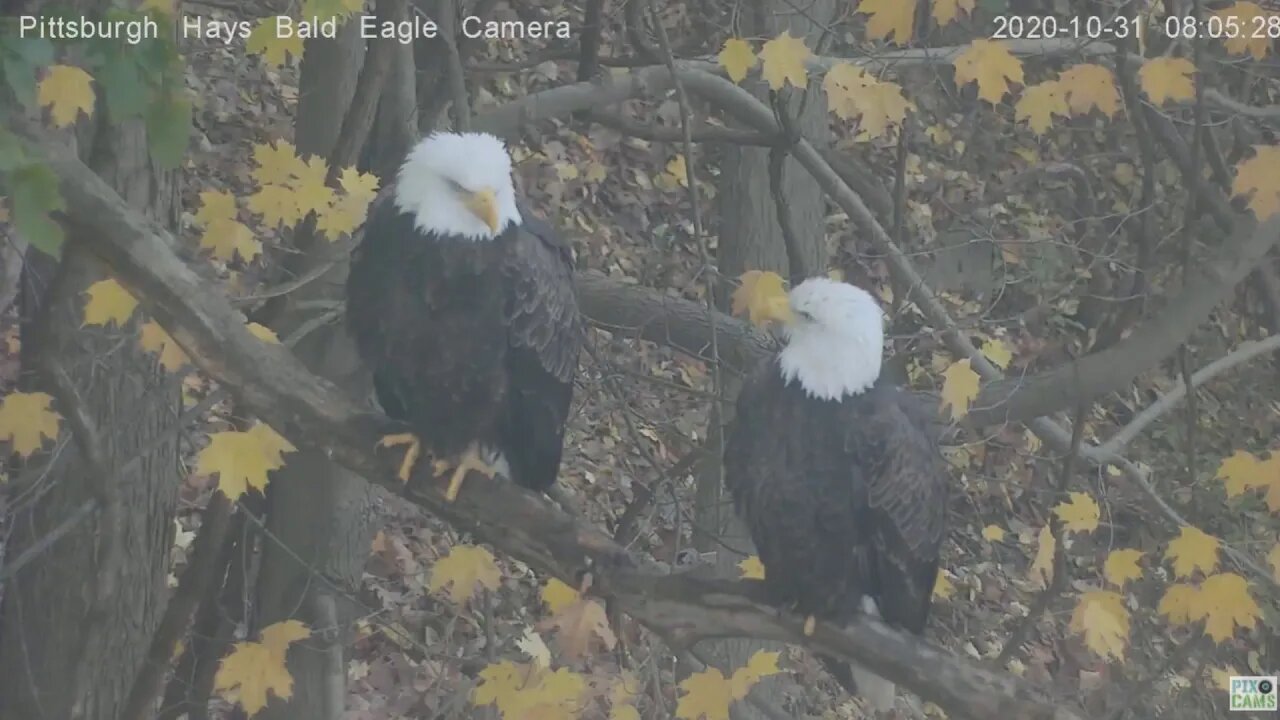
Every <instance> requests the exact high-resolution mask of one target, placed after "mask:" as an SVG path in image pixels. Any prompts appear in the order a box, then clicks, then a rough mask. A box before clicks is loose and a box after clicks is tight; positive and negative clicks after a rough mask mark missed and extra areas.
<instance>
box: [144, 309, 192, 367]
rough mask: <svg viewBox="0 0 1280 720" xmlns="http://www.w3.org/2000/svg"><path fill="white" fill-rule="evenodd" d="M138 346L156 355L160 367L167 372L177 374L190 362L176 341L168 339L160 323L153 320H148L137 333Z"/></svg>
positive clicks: (167, 334)
mask: <svg viewBox="0 0 1280 720" xmlns="http://www.w3.org/2000/svg"><path fill="white" fill-rule="evenodd" d="M138 344H139V345H141V346H142V349H143V350H146V351H147V352H149V353H158V354H159V355H160V367H162V368H164V369H165V370H168V371H169V372H177V371H178V370H180V369H181V368H182V366H183V365H186V364H187V363H188V362H190V361H191V358H189V357H187V353H186V352H185V351H184V350H183V349H182V348H181V347H179V346H178V343H177V341H175V340H174V339H173V338H172V337H169V333H167V332H165V330H164V328H162V327H160V323H158V322H156V321H155V320H148V321H146V322H145V323H143V324H142V327H141V328H140V330H139V332H138Z"/></svg>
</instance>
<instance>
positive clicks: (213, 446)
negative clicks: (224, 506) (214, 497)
mask: <svg viewBox="0 0 1280 720" xmlns="http://www.w3.org/2000/svg"><path fill="white" fill-rule="evenodd" d="M295 450H297V448H295V447H294V446H293V445H292V444H291V443H290V442H289V441H288V440H286V439H284V438H283V437H282V436H281V435H280V434H279V433H277V432H276V431H275V430H273V429H272V428H271V426H270V425H267V424H266V423H258V424H257V425H254V426H253V427H251V428H249V429H248V430H246V431H244V432H240V431H238V430H224V431H222V432H216V433H210V434H209V444H208V445H206V446H205V447H204V449H203V450H201V451H200V452H199V454H197V455H196V472H197V473H199V474H201V475H214V474H216V475H217V476H218V489H219V490H221V491H222V493H223V494H224V495H226V496H227V497H228V498H230V499H231V500H236V499H239V497H240V496H241V495H244V494H245V493H246V492H248V491H249V488H254V489H256V490H259V491H265V490H266V487H267V473H269V472H271V471H272V470H279V469H280V468H282V467H284V457H283V456H284V453H287V452H294V451H295Z"/></svg>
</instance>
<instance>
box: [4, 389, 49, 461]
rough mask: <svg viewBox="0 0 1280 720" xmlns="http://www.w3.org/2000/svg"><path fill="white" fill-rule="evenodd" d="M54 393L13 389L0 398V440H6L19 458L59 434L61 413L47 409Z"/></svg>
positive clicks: (29, 455) (29, 454) (27, 455)
mask: <svg viewBox="0 0 1280 720" xmlns="http://www.w3.org/2000/svg"><path fill="white" fill-rule="evenodd" d="M52 403H53V396H52V395H50V394H48V393H42V392H29V393H28V392H14V393H9V394H8V395H6V396H5V397H4V400H0V440H4V441H6V442H8V443H9V446H10V448H11V449H12V450H13V452H15V453H17V454H18V457H21V458H28V457H31V453H33V452H35V451H36V450H39V449H40V446H41V445H43V444H44V438H49V439H50V440H52V439H54V438H56V437H58V421H59V420H61V419H62V416H61V415H59V414H58V413H56V412H54V411H53V410H51V409H50V408H49V406H50V404H52Z"/></svg>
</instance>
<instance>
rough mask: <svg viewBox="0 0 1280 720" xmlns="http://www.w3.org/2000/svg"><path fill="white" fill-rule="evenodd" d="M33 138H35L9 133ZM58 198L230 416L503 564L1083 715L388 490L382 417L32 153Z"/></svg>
mask: <svg viewBox="0 0 1280 720" xmlns="http://www.w3.org/2000/svg"><path fill="white" fill-rule="evenodd" d="M19 131H20V132H23V133H24V134H27V135H28V136H33V137H34V138H35V139H37V140H40V139H41V138H40V135H39V133H38V132H36V133H33V132H29V131H28V130H27V129H26V128H19ZM42 145H43V147H44V149H45V152H46V156H47V157H48V160H49V166H50V167H51V169H52V170H53V172H54V173H55V174H56V175H57V177H58V178H59V181H60V187H61V191H62V195H63V197H64V198H65V199H66V201H67V207H68V208H69V213H70V222H71V223H72V224H74V225H81V226H88V227H92V228H93V230H94V231H93V232H92V233H85V234H84V235H83V237H85V238H92V245H91V246H89V249H90V250H91V251H92V252H93V253H95V254H96V255H98V256H99V257H100V258H102V259H103V260H104V261H105V262H106V263H107V264H108V265H110V267H111V268H112V270H113V271H114V273H115V275H116V276H117V277H118V278H119V279H120V280H122V281H123V282H124V283H125V284H127V285H128V286H129V287H130V288H131V289H133V290H134V291H135V292H136V294H137V296H138V297H139V298H140V300H141V304H142V305H143V307H144V309H145V311H146V312H148V313H149V314H150V315H152V316H153V317H154V318H156V320H157V321H159V322H160V324H161V325H162V326H164V327H165V328H166V329H167V330H168V331H169V333H170V334H171V335H172V336H173V337H174V339H175V340H176V341H177V342H178V344H179V345H181V346H182V348H183V349H184V350H185V351H186V352H187V353H188V354H189V355H190V356H191V358H192V359H193V361H194V362H195V363H196V364H197V365H198V366H200V368H201V369H202V370H204V371H205V372H207V373H208V374H210V375H211V376H213V377H214V378H215V379H217V380H218V381H219V382H221V383H222V384H224V385H225V386H227V387H229V388H231V390H232V392H233V394H234V395H235V397H236V399H237V400H238V402H239V403H240V406H241V407H243V408H245V409H247V410H249V411H251V412H253V413H255V414H257V415H258V416H259V417H261V418H262V419H263V420H265V421H267V422H268V423H270V424H271V425H272V426H273V427H274V428H275V429H276V430H278V431H280V432H282V433H283V434H284V435H285V436H286V437H289V438H290V439H291V440H292V441H294V442H295V443H296V444H298V445H299V446H307V447H311V448H314V449H320V450H323V451H324V452H325V453H326V454H328V455H329V456H330V457H332V458H333V460H334V461H336V462H338V463H339V464H341V465H343V466H345V467H347V468H349V469H351V470H352V471H354V472H356V473H358V474H360V475H362V476H363V477H366V478H369V479H370V480H371V481H373V482H376V483H377V484H379V485H381V486H383V487H385V488H387V489H389V490H391V491H392V492H396V493H398V494H402V495H404V496H406V497H407V498H408V499H410V500H411V501H413V502H415V503H417V504H419V505H421V506H422V507H424V508H426V509H427V510H429V511H431V512H433V513H434V514H436V515H438V516H440V517H442V518H444V519H446V520H448V521H449V522H451V523H452V524H454V525H455V526H457V527H459V528H464V529H468V530H471V531H473V532H474V533H475V534H476V535H477V536H478V537H480V538H483V539H484V540H487V541H488V542H491V543H492V544H493V545H494V546H495V547H497V548H498V549H500V550H502V551H504V552H507V553H509V554H510V555H512V556H513V557H516V558H518V559H520V560H521V561H523V562H525V563H527V564H529V565H530V566H532V567H535V568H537V569H538V570H540V571H542V572H546V573H549V574H552V575H555V576H558V577H560V578H563V579H566V580H573V579H574V577H575V576H576V575H577V574H578V573H579V572H580V571H581V570H582V569H584V568H585V567H590V568H591V569H592V572H593V573H595V574H596V576H597V578H598V586H599V587H600V588H601V589H602V591H603V592H604V593H606V594H607V595H608V596H609V597H610V598H611V599H612V600H613V601H614V602H615V603H617V606H618V607H619V608H620V609H622V610H623V611H624V612H626V613H628V614H629V615H631V616H632V617H633V618H635V619H636V620H638V621H639V622H641V623H644V624H645V625H647V626H648V627H649V628H650V629H652V630H653V631H655V632H657V633H659V634H660V635H663V636H664V637H666V638H667V639H668V641H669V642H671V643H673V644H674V645H676V646H681V645H686V644H688V643H691V642H693V641H696V640H698V639H701V638H706V637H720V636H750V637H760V638H763V639H771V640H780V641H786V642H792V643H797V644H802V645H807V646H809V647H810V648H812V649H814V650H817V651H820V652H822V653H825V654H829V655H832V656H835V657H839V658H842V659H846V660H852V661H855V662H858V663H860V664H863V665H866V666H869V667H872V668H874V669H875V670H876V672H877V673H879V674H881V675H883V676H884V677H886V678H888V679H890V680H893V681H894V682H897V683H899V684H901V685H903V686H905V687H908V688H910V689H912V690H914V691H915V692H917V693H918V694H920V695H921V696H922V697H924V698H926V699H929V700H932V701H934V702H935V703H937V704H938V705H940V706H942V707H943V708H945V709H947V710H949V711H950V712H951V713H953V714H954V715H958V716H964V717H970V718H975V720H978V719H980V720H989V718H992V717H1016V718H1032V719H1045V720H1049V719H1053V720H1072V719H1078V718H1080V717H1081V716H1080V715H1078V714H1076V713H1075V712H1074V711H1072V710H1069V709H1067V708H1065V707H1061V706H1059V705H1057V704H1056V703H1055V702H1054V700H1053V699H1052V698H1051V697H1050V696H1049V695H1048V694H1047V693H1046V692H1044V691H1042V690H1039V689H1037V688H1034V687H1033V686H1031V685H1029V684H1027V683H1026V682H1024V681H1022V680H1019V679H1016V678H1014V677H1012V676H1009V675H1004V674H998V673H994V672H990V671H987V670H983V669H980V668H979V667H977V666H976V665H974V664H973V663H970V662H968V661H965V660H962V659H960V658H958V657H956V656H954V655H952V654H950V653H947V652H945V651H943V650H941V649H938V648H935V647H933V646H931V645H929V644H927V643H925V642H922V641H919V640H916V639H914V638H908V637H905V636H903V635H901V634H899V633H897V632H895V631H893V630H891V629H889V628H887V627H885V626H883V625H881V624H879V623H877V622H875V621H872V620H866V619H864V620H860V621H858V622H856V623H854V624H852V625H851V626H849V627H848V628H835V627H830V626H828V625H825V624H819V626H818V627H817V629H816V630H815V632H814V633H813V635H812V636H810V637H805V636H804V635H803V633H802V620H801V619H800V618H798V617H795V616H793V615H790V614H783V613H779V612H778V611H776V610H774V609H772V608H769V607H766V606H764V605H762V604H760V603H758V602H756V601H755V600H753V599H752V596H753V592H752V591H751V590H750V588H751V587H752V585H753V584H752V583H741V582H739V583H724V582H712V581H706V580H698V579H695V578H691V577H687V576H680V575H668V574H664V573H662V572H660V571H658V570H657V569H655V568H652V567H648V566H646V565H643V564H642V561H640V560H638V559H635V558H632V557H631V556H629V555H628V554H627V553H626V551H625V550H624V549H623V548H621V547H619V546H618V545H616V544H615V543H614V542H613V541H612V540H611V539H610V538H609V537H608V536H606V535H605V534H604V533H602V532H601V531H600V530H599V529H597V528H595V527H592V526H589V525H586V524H582V523H579V522H576V521H575V520H574V519H573V518H571V517H570V516H568V515H566V514H565V513H563V512H561V511H559V510H557V509H555V508H553V507H551V505H550V504H549V503H547V502H546V501H544V500H542V499H540V498H538V497H536V496H534V495H532V494H530V493H526V492H524V491H523V490H520V489H519V488H517V487H515V486H514V485H512V484H510V483H506V482H503V481H494V480H491V479H489V478H486V477H484V476H482V475H479V474H475V473H473V474H472V475H471V476H469V477H468V482H467V484H466V485H465V486H464V488H463V489H462V492H461V494H460V496H459V498H458V500H457V502H454V503H449V502H446V501H445V500H444V497H443V487H442V486H441V485H440V484H437V483H434V482H431V481H429V480H425V481H424V479H422V478H415V479H414V480H413V481H412V482H410V483H409V484H408V485H407V486H403V485H401V484H400V483H399V482H398V481H396V480H395V479H394V475H393V472H392V466H391V463H390V462H389V460H390V459H389V458H378V457H376V456H375V454H374V452H373V448H374V445H375V443H376V441H377V439H378V438H379V436H380V434H381V433H382V432H383V431H385V429H386V425H385V423H386V420H385V418H382V417H381V416H373V415H370V414H369V413H366V412H362V411H361V409H360V408H359V407H358V406H357V405H356V404H355V403H354V402H352V401H351V400H350V399H348V398H346V397H344V396H343V395H342V394H341V393H340V392H339V391H338V390H337V388H336V387H335V386H334V385H333V384H332V383H329V382H327V381H325V380H323V379H321V378H317V377H315V376H313V375H312V374H311V373H309V372H308V371H307V370H306V369H305V368H304V367H303V366H302V364H301V363H300V362H299V361H298V360H297V359H295V358H294V357H293V356H292V355H291V354H290V353H289V352H288V351H287V350H286V349H285V348H284V347H282V346H280V345H274V344H268V343H264V342H262V341H260V340H258V339H257V338H255V337H254V336H253V335H251V334H250V333H249V331H248V330H247V329H246V327H245V319H244V317H243V315H241V314H240V313H238V312H237V311H236V310H234V309H233V308H232V307H231V305H230V303H229V302H228V301H227V299H226V297H224V296H223V295H222V294H221V292H220V291H219V289H218V288H216V287H214V286H212V285H211V284H210V283H208V282H206V281H204V280H202V279H201V278H200V277H199V276H198V275H197V274H196V273H195V272H194V271H193V270H192V269H191V268H189V267H188V266H187V265H186V264H185V263H183V261H182V260H180V259H179V258H178V256H177V255H176V254H175V252H174V247H175V245H174V241H173V239H172V237H170V236H169V235H168V233H167V232H166V231H165V230H164V229H163V228H162V227H161V226H160V225H158V224H157V223H155V222H153V221H150V220H148V219H147V218H145V217H144V216H142V215H141V214H139V213H137V212H135V211H133V210H132V209H130V208H129V207H128V206H127V205H125V204H124V202H123V201H122V200H121V199H120V198H119V196H117V195H116V193H115V192H114V191H112V190H111V188H110V187H109V186H107V185H106V183H104V182H103V181H102V180H101V179H100V178H99V177H98V176H97V175H95V174H94V173H93V172H92V171H90V170H89V169H88V168H87V167H86V166H85V165H84V164H83V163H81V162H80V161H79V159H77V158H76V157H75V156H74V155H73V154H71V153H70V152H68V151H67V150H66V149H64V148H61V147H58V146H56V145H55V144H53V143H47V142H46V143H42Z"/></svg>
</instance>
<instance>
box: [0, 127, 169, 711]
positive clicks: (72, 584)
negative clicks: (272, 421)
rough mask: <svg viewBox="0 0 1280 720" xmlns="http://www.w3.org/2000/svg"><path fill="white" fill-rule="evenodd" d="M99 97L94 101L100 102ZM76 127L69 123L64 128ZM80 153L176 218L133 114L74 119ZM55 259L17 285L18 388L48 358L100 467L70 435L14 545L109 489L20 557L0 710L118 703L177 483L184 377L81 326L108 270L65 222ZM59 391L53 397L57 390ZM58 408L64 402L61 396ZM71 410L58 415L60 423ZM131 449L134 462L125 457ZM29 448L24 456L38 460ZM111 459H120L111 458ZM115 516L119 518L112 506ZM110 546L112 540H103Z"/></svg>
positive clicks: (136, 654)
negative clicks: (88, 299) (100, 501)
mask: <svg viewBox="0 0 1280 720" xmlns="http://www.w3.org/2000/svg"><path fill="white" fill-rule="evenodd" d="M99 110H101V106H99ZM70 139H71V138H70V137H68V140H70ZM78 139H79V140H80V143H79V148H80V156H81V157H82V158H84V159H85V162H86V163H87V164H88V165H89V166H90V167H92V168H93V169H94V170H95V171H96V172H97V173H98V174H99V175H100V176H101V177H102V178H103V179H104V180H106V182H107V183H108V184H110V185H111V186H112V187H114V188H115V189H116V190H117V191H118V192H119V193H120V195H122V196H123V197H124V198H125V200H126V201H127V202H128V203H129V204H130V205H131V206H133V207H134V208H136V209H137V210H139V211H141V212H143V213H145V214H146V215H148V216H149V217H151V218H152V219H154V220H155V221H157V222H159V223H160V224H161V225H163V226H165V227H167V228H169V229H173V228H176V226H177V218H176V207H177V203H176V183H175V182H174V178H173V176H172V175H171V174H170V173H167V172H163V171H160V170H158V169H157V168H155V167H154V166H153V165H152V163H151V161H150V159H149V155H148V150H147V141H146V132H145V129H144V128H143V126H142V123H141V122H137V121H130V122H125V123H122V124H114V123H109V122H108V120H107V119H106V118H105V117H103V114H102V113H101V112H99V113H97V114H95V117H94V119H93V120H92V121H90V122H89V123H87V126H82V128H81V136H80V137H79V138H78ZM67 240H68V242H67V244H66V245H65V247H64V252H63V258H62V260H61V262H60V263H56V269H55V262H54V261H53V260H52V259H50V258H48V256H44V255H38V256H37V254H35V253H34V251H33V253H32V256H31V257H29V259H28V263H27V267H26V270H25V282H24V283H23V292H22V296H21V298H20V307H21V310H22V314H23V324H22V328H21V333H22V340H23V347H22V367H23V376H22V379H21V381H20V385H21V387H22V389H24V390H40V391H44V392H50V394H53V395H54V396H55V397H59V393H58V391H57V390H55V389H54V387H53V383H52V382H51V381H50V378H49V375H48V373H46V372H44V370H45V369H46V367H47V365H48V361H49V360H50V359H56V360H57V363H58V365H59V366H60V367H61V368H62V369H63V370H64V371H65V372H66V375H67V377H68V378H69V383H68V384H69V385H71V386H73V387H74V395H75V397H76V398H78V400H79V405H80V406H81V408H82V409H83V411H84V415H85V416H86V417H87V418H89V419H90V421H91V423H92V425H93V426H94V427H95V429H96V432H97V435H98V438H99V441H98V443H97V447H98V451H99V452H100V454H101V457H100V462H101V465H102V467H99V466H95V464H94V463H92V462H91V461H90V459H89V458H88V457H87V455H86V454H85V453H84V452H82V447H81V445H80V444H79V443H77V442H67V443H66V444H65V447H64V448H63V449H62V451H61V452H60V453H58V454H57V457H56V459H55V460H54V461H53V462H52V464H51V466H50V470H49V472H48V474H47V475H46V476H44V477H43V479H42V480H40V481H39V482H38V483H37V484H36V486H35V487H34V488H31V490H32V492H30V493H27V494H26V495H25V497H26V498H28V499H29V503H28V504H25V505H23V504H22V503H21V501H20V503H19V507H18V508H17V509H16V512H15V514H14V517H13V533H12V536H11V543H12V545H11V547H10V548H9V553H10V557H12V556H15V555H17V554H18V553H20V552H21V551H22V549H23V548H25V547H29V546H30V545H32V544H33V543H38V542H40V540H41V539H42V538H43V537H45V535H46V534H47V533H49V531H50V530H51V529H52V528H53V527H55V526H57V525H59V524H60V523H61V522H62V521H63V520H64V518H66V517H67V516H68V515H70V514H71V513H73V512H74V511H75V510H76V509H77V508H79V507H81V506H82V505H84V503H85V502H86V501H88V500H90V499H93V498H95V497H99V498H101V497H109V498H112V499H113V500H114V503H113V504H115V503H118V505H116V509H117V512H116V513H113V514H107V513H102V512H101V511H100V510H99V511H97V512H95V513H94V514H92V515H91V516H90V518H89V519H88V520H87V521H85V522H82V523H81V524H80V525H79V526H77V527H76V529H74V530H73V531H71V532H70V533H69V534H68V535H67V536H65V537H64V538H62V539H61V540H59V541H58V542H57V543H56V544H55V545H53V546H52V547H51V548H50V549H49V550H47V551H45V553H44V554H43V555H41V556H39V557H38V558H37V559H36V560H35V561H33V562H32V563H31V564H30V565H28V566H26V567H25V568H24V569H23V570H22V571H21V572H20V573H19V574H18V575H17V576H16V577H14V578H13V579H12V580H11V581H10V582H9V583H8V585H7V587H6V588H5V589H4V599H3V604H2V605H0V717H4V718H23V719H24V720H26V719H29V720H40V719H42V718H45V719H48V720H62V719H63V718H67V717H72V715H73V708H79V714H78V716H79V717H83V718H92V719H95V720H96V719H102V720H109V719H112V718H115V717H116V714H117V713H118V712H119V711H120V709H121V706H122V705H123V703H124V701H125V699H126V697H127V695H128V693H129V690H130V687H131V685H132V683H133V679H134V676H135V675H136V673H137V671H138V669H139V667H141V663H142V662H143V661H144V659H145V657H146V653H147V649H148V644H149V642H150V639H151V635H152V632H153V631H154V630H155V627H156V625H157V624H158V622H159V621H160V618H161V615H162V614H163V610H164V606H165V602H166V599H167V592H168V591H167V589H166V586H165V575H166V570H167V567H168V550H169V546H170V543H171V542H172V532H173V512H174V503H175V501H176V494H177V486H178V482H179V480H180V478H181V474H180V472H179V467H178V433H177V428H176V423H175V420H176V418H177V415H178V413H179V411H180V410H181V396H180V390H179V388H180V386H179V384H178V383H176V382H175V381H174V379H173V378H172V377H170V376H168V375H167V373H165V372H164V371H163V370H161V369H159V368H158V367H157V364H156V360H155V358H154V357H153V356H150V355H148V354H147V353H145V352H143V351H142V349H141V348H140V347H139V344H138V339H137V338H138V325H139V322H140V321H139V319H138V317H137V316H135V318H134V319H133V320H132V321H131V322H130V323H128V324H127V325H126V326H125V327H123V328H117V327H114V326H112V327H109V328H105V329H104V328H82V327H81V323H82V321H83V314H82V313H83V297H82V294H83V292H84V290H85V288H86V287H87V286H88V285H89V284H91V283H93V282H95V281H97V280H100V279H102V278H103V277H105V276H106V275H105V273H104V270H103V267H102V266H101V264H100V263H98V262H97V261H96V260H94V259H93V258H92V257H91V256H90V255H89V254H88V253H87V252H86V251H85V249H84V243H85V242H87V241H89V240H91V238H86V237H82V236H78V235H76V234H74V233H72V234H70V236H69V237H68V239H67ZM61 399H62V398H60V400H61ZM57 409H59V410H61V411H62V412H63V413H64V414H66V413H68V412H70V408H68V407H66V406H65V405H63V406H62V407H59V408H57ZM68 427H69V424H68V423H66V422H64V423H63V428H64V431H65V430H66V429H67V428H68ZM135 456H140V457H141V460H140V462H135V463H132V464H130V465H129V466H128V467H122V466H125V465H126V463H128V462H129V461H130V460H131V459H133V458H134V457H135ZM45 459H46V457H45V456H43V455H42V454H37V455H36V456H34V457H33V458H32V459H31V462H35V463H39V462H44V461H45ZM112 468H122V470H113V469H112ZM112 518H114V522H113V521H111V519H112ZM108 548H109V549H108Z"/></svg>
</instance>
